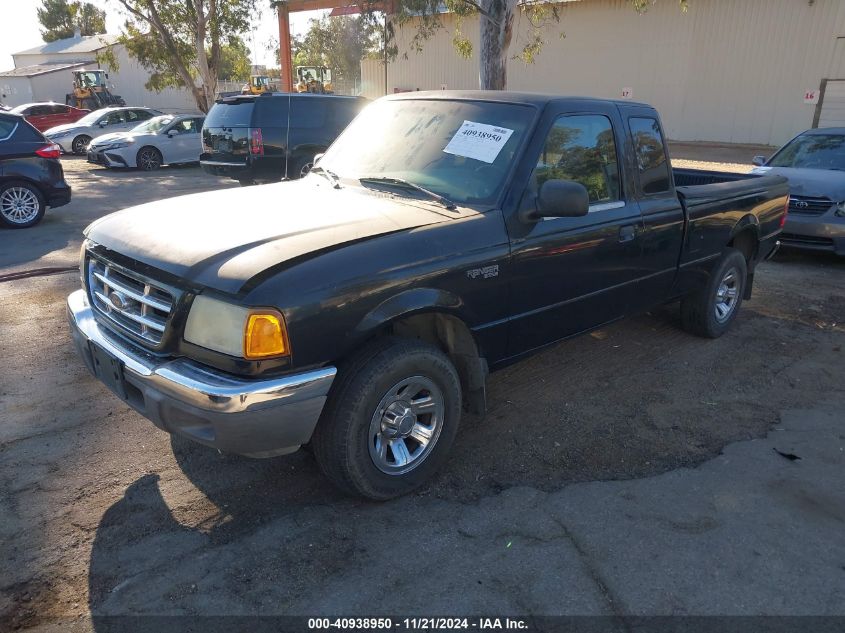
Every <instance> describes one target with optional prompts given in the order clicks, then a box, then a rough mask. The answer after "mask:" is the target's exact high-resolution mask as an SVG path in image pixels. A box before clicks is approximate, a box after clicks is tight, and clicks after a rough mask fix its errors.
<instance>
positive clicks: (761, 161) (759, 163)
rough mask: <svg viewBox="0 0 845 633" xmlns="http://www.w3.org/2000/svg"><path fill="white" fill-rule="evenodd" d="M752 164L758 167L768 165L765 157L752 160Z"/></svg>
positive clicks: (756, 157)
mask: <svg viewBox="0 0 845 633" xmlns="http://www.w3.org/2000/svg"><path fill="white" fill-rule="evenodd" d="M751 163H752V164H754V165H757V167H762V166H763V165H765V164H766V157H765V156H755V157H754V158H752V159H751Z"/></svg>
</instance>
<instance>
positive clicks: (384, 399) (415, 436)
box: [312, 337, 461, 500]
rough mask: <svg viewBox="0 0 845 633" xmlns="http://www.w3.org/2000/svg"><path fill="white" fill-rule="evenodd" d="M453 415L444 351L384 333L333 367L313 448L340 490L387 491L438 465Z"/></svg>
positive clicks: (402, 489)
mask: <svg viewBox="0 0 845 633" xmlns="http://www.w3.org/2000/svg"><path fill="white" fill-rule="evenodd" d="M460 415H461V384H460V379H459V377H458V372H457V371H456V370H455V367H454V365H453V364H452V362H451V361H450V360H449V358H448V357H447V356H446V355H445V354H444V353H443V352H442V351H441V350H440V349H438V348H437V347H435V346H433V345H431V344H429V343H424V342H422V341H418V340H412V339H401V338H395V337H388V338H385V339H382V340H380V341H378V342H377V343H375V344H374V345H373V346H371V347H369V348H367V349H365V350H364V351H363V352H362V353H361V354H359V355H358V356H357V357H356V358H354V359H352V360H351V362H349V363H348V364H347V365H346V366H345V367H341V369H340V371H339V372H338V378H337V382H336V383H335V385H334V387H333V388H332V391H331V393H330V394H329V398H328V401H327V402H326V406H325V408H324V410H323V414H322V416H321V417H320V422H319V424H318V425H317V428H316V429H315V431H314V437H313V438H312V444H313V447H314V456H315V458H316V459H317V463H318V464H319V465H320V469H321V470H322V471H323V473H324V474H325V475H326V476H327V477H328V478H329V479H330V480H331V481H332V482H333V483H334V484H335V485H337V486H338V487H339V488H341V489H342V490H344V491H346V492H348V493H351V494H357V495H361V496H363V497H367V498H369V499H376V500H385V499H391V498H393V497H398V496H400V495H403V494H406V493H408V492H410V491H412V490H414V489H415V488H417V487H419V486H421V485H422V484H423V483H424V482H425V481H426V480H428V478H429V477H431V476H432V475H433V474H434V473H435V472H436V471H437V470H438V469H439V468H440V466H441V465H442V464H443V462H444V461H445V460H446V457H447V455H448V452H449V448H450V447H451V445H452V442H453V441H454V439H455V434H456V433H457V431H458V424H459V423H460Z"/></svg>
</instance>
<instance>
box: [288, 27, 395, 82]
mask: <svg viewBox="0 0 845 633" xmlns="http://www.w3.org/2000/svg"><path fill="white" fill-rule="evenodd" d="M291 49H292V50H291V56H292V58H293V65H294V66H326V67H328V68H330V69H331V71H332V75H333V77H334V78H335V80H337V79H349V80H355V79H360V77H361V60H362V59H363V58H365V57H375V56H377V57H381V56H382V55H383V52H382V27H381V26H380V25H378V24H377V21H376V20H375V19H373V16H372V15H370V16H367V15H357V16H337V17H328V16H326V17H322V18H320V19H312V20H309V23H308V31H307V32H306V34H305V35H304V36H302V37H293V38H292V40H291Z"/></svg>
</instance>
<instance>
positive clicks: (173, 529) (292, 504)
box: [88, 437, 359, 632]
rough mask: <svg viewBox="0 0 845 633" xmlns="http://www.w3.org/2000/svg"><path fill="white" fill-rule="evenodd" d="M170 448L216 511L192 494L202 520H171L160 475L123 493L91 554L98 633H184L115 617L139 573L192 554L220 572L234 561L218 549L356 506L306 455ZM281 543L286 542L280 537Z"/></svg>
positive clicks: (174, 441)
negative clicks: (291, 520) (292, 521)
mask: <svg viewBox="0 0 845 633" xmlns="http://www.w3.org/2000/svg"><path fill="white" fill-rule="evenodd" d="M171 447H172V450H173V455H174V457H175V460H176V464H177V466H178V468H179V469H180V470H181V472H182V473H183V474H184V475H185V477H187V479H188V480H189V481H190V483H191V484H193V485H194V486H195V487H196V489H197V491H199V492H200V493H202V495H203V496H205V498H206V499H207V501H208V502H210V504H213V506H214V508H212V509H211V510H210V511H209V510H208V508H209V506H208V504H206V503H197V500H196V497H197V495H196V493H195V492H193V491H192V492H191V493H188V494H189V495H190V496H191V499H192V501H191V503H192V505H194V506H196V507H204V508H205V509H206V512H205V516H203V517H202V518H199V519H197V518H196V517H195V516H194V515H193V514H191V515H190V516H187V517H186V516H184V515H182V514H179V518H177V516H175V515H174V512H177V513H178V511H179V509H180V508H181V506H180V501H179V500H176V501H174V500H173V499H171V498H170V494H168V495H167V497H168V498H167V499H166V498H165V495H163V491H162V485H161V482H160V478H159V475H155V474H148V475H144V476H142V477H140V478H139V479H137V480H136V481H135V482H134V483H132V484H131V485H130V486H129V487H128V488H127V489H126V491H125V493H124V495H123V497H122V498H121V499H120V500H119V501H117V502H116V503H115V504H113V505H112V506H111V507H110V508H109V509H108V510H107V511H106V512H105V514H104V515H103V517H102V519H101V521H100V523H99V525H98V527H97V530H96V534H95V537H94V541H93V545H92V549H91V559H90V565H89V572H88V589H89V609H90V613H91V615H92V622H93V626H94V630H96V631H98V632H102V631H110V632H111V631H125V630H128V629H127V624H130V625H131V626H130V627H129V628H131V630H133V631H134V630H150V631H153V630H156V631H160V630H161V628H160V626H161V625H165V626H166V628H167V629H168V630H171V629H172V627H173V626H176V628H177V629H178V630H182V629H181V628H179V627H181V626H182V625H183V624H189V621H187V620H186V621H185V622H182V621H180V620H181V619H177V620H176V621H175V622H174V621H168V622H156V620H155V619H152V620H150V621H146V619H143V620H141V621H138V619H137V618H135V619H133V621H132V622H129V623H127V619H126V618H125V617H116V616H117V615H121V616H122V615H125V614H126V613H127V611H126V604H127V602H131V601H133V598H132V596H134V595H136V592H139V589H138V588H137V587H134V586H133V584H134V583H135V580H136V577H137V576H138V575H139V573H141V572H149V571H150V570H162V572H164V570H166V569H167V568H168V567H169V566H170V565H171V564H172V563H173V559H174V556H178V557H179V558H182V557H183V556H184V555H185V554H186V553H189V554H190V553H192V552H203V554H202V555H203V556H204V557H207V558H206V562H205V563H204V564H203V567H206V568H207V567H209V566H211V567H219V568H223V566H226V565H231V561H228V560H227V556H228V554H227V553H226V550H225V548H221V547H219V546H221V545H225V544H227V543H230V542H234V541H238V540H240V539H248V538H249V535H251V534H254V533H255V532H257V531H259V530H260V529H261V528H262V527H263V526H265V525H267V524H270V523H272V522H273V521H275V520H277V519H279V518H280V517H283V516H285V515H290V514H292V513H302V512H303V511H305V509H306V508H308V507H313V506H327V505H328V506H332V507H334V508H336V509H337V508H341V509H342V508H345V507H348V506H352V505H354V504H356V503H359V502H357V501H355V500H353V499H351V498H349V497H346V496H344V495H343V494H342V493H340V492H338V491H337V489H335V488H334V487H332V486H331V485H330V484H329V483H328V481H327V480H326V479H325V478H324V477H322V475H321V474H320V472H319V470H318V468H317V465H316V463H315V461H314V459H313V457H312V456H311V455H310V454H309V453H307V452H306V451H299V452H298V453H295V454H293V455H288V456H284V457H280V458H276V459H249V458H244V457H239V456H234V455H227V454H222V453H219V452H217V451H215V450H213V449H210V448H208V447H205V446H201V445H197V444H195V443H193V442H190V441H188V440H184V439H182V438H179V437H172V438H171ZM178 479H179V478H178V477H177V479H176V481H178ZM167 482H168V487H169V486H171V485H172V484H173V483H174V480H173V477H167ZM315 500H318V501H316V502H315ZM215 509H216V511H215ZM180 519H182V520H180ZM279 538H280V539H282V540H283V539H285V538H287V536H286V535H285V534H279ZM208 557H210V558H212V559H214V558H217V557H219V558H220V560H219V561H215V560H208ZM196 580H197V579H196V578H194V579H193V582H190V579H186V581H185V582H186V583H188V584H187V585H186V589H185V591H186V592H187V593H191V592H192V591H194V590H195V589H196ZM191 586H193V589H192V588H191ZM171 599H172V598H171ZM178 613H179V611H178V610H177V611H175V612H174V614H178ZM171 615H172V614H171ZM136 625H137V626H136ZM156 627H159V628H156ZM203 628H204V627H203ZM185 630H187V629H185Z"/></svg>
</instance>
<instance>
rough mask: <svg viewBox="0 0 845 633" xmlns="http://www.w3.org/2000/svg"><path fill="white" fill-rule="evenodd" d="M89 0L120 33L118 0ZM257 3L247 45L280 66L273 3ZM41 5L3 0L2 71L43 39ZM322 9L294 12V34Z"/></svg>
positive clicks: (261, 59) (256, 59) (257, 59)
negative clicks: (273, 47)
mask: <svg viewBox="0 0 845 633" xmlns="http://www.w3.org/2000/svg"><path fill="white" fill-rule="evenodd" d="M88 2H91V4H94V5H96V6H98V7H100V8H101V9H105V10H106V31H107V32H108V33H111V34H118V33H120V30H121V26H122V25H123V22H124V21H125V18H124V17H123V16H122V13H121V9H120V8H119V7H120V4H119V3H118V2H117V1H116V0H88ZM258 5H259V6H260V7H262V8H263V10H262V12H261V15H260V16H259V17H258V18H257V19H256V20H255V28H254V30H253V31H252V32H251V33H247V34H246V35H245V39H246V42H247V46H249V48H250V50H251V51H252V57H253V60H252V61H253V63H255V64H264V65H267V66H278V65H279V64H278V62H276V61H275V60H274V59H273V55H272V54H271V53H270V52H269V51H268V50H266V45H267V43H269V42H270V41H271V39H278V37H279V32H278V31H279V26H278V22H277V21H276V15H275V14H274V13H273V11H271V10H270V9H269V5H270V3H269V2H268V1H267V0H258ZM40 6H41V0H0V71H4V70H11V69H12V68H14V66H15V65H14V63H13V61H12V53H17V52H19V51H23V50H26V49H28V48H33V47H35V46H38V45H39V44H42V43H43V40H42V39H41V25H40V24H39V22H38V15H37V13H36V9H37V8H38V7H40ZM322 13H324V12H322V11H307V12H303V13H295V14H293V15H291V31H292V32H293V33H294V34H297V33H304V32H305V31H306V30H307V29H308V20H309V18H317V17H319V16H320V15H321V14H322Z"/></svg>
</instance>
